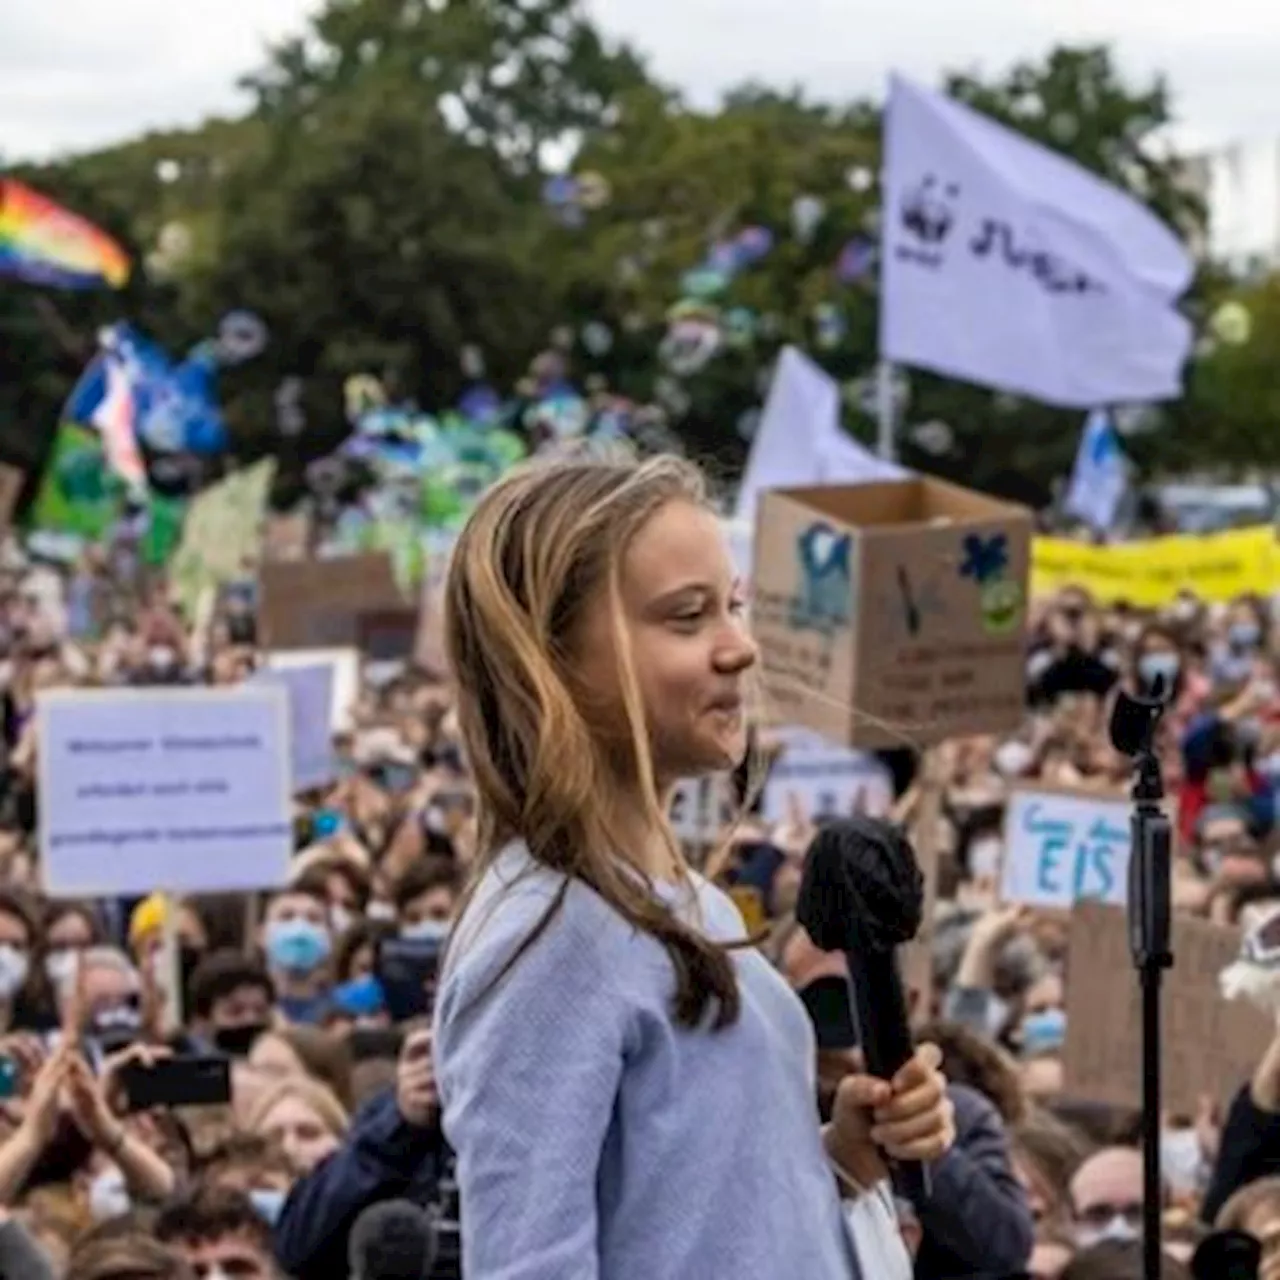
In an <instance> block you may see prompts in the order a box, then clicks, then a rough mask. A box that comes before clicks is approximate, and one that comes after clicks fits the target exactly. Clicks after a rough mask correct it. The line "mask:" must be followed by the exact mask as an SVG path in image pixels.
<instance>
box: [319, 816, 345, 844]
mask: <svg viewBox="0 0 1280 1280" xmlns="http://www.w3.org/2000/svg"><path fill="white" fill-rule="evenodd" d="M345 826H346V818H345V817H344V816H343V815H342V814H341V813H339V812H338V811H337V810H336V809H317V810H316V811H315V813H314V815H313V816H312V818H311V834H312V836H313V837H314V838H315V839H317V840H328V839H329V837H330V836H336V835H337V834H338V832H339V831H341V830H343V828H344V827H345Z"/></svg>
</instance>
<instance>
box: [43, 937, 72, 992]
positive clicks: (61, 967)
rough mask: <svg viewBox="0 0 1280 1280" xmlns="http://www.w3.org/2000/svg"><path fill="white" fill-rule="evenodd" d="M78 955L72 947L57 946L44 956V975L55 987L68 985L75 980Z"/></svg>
mask: <svg viewBox="0 0 1280 1280" xmlns="http://www.w3.org/2000/svg"><path fill="white" fill-rule="evenodd" d="M78 959H79V956H78V954H77V952H76V949H75V948H74V947H59V948H58V949H57V950H56V951H50V952H49V953H48V955H46V956H45V958H44V971H45V976H46V977H48V979H49V981H50V982H52V983H53V985H54V986H55V987H59V988H61V987H66V986H70V985H71V983H72V982H73V981H74V980H75V976H76V968H77V961H78Z"/></svg>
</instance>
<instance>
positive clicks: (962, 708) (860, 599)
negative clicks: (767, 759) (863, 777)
mask: <svg viewBox="0 0 1280 1280" xmlns="http://www.w3.org/2000/svg"><path fill="white" fill-rule="evenodd" d="M1030 556H1031V513H1030V512H1029V511H1027V510H1026V509H1025V508H1023V507H1019V506H1015V505H1013V504H1012V503H1007V502H1001V501H998V500H997V499H995V498H988V497H985V496H984V495H982V494H979V493H972V492H970V491H969V490H967V489H961V488H959V487H958V486H956V485H952V484H947V483H945V482H944V481H941V480H934V479H931V478H929V477H926V476H918V477H914V478H912V479H910V480H901V481H891V482H887V483H877V484H859V485H828V486H821V487H815V488H804V489H775V490H770V491H769V492H767V493H765V494H764V496H763V499H762V501H761V505H760V509H759V514H758V516H757V522H756V541H755V556H754V578H753V582H752V593H751V620H752V629H753V630H754V632H755V636H756V639H757V640H758V641H759V643H760V648H761V656H762V663H763V668H764V684H765V690H766V693H767V695H768V704H769V710H770V712H771V713H772V714H773V716H774V717H775V719H776V721H777V722H779V723H783V724H800V725H804V726H805V727H806V728H809V729H813V730H814V731H815V732H817V733H820V734H823V735H824V736H825V737H827V738H831V739H834V740H835V741H837V742H844V743H847V744H849V745H850V746H860V747H897V746H922V745H924V744H927V743H931V742H939V741H941V740H942V739H944V738H950V737H953V736H956V735H963V734H972V733H989V732H1001V731H1004V730H1008V729H1014V728H1016V727H1017V726H1018V725H1019V724H1020V723H1021V721H1022V718H1023V714H1024V706H1025V701H1026V657H1025V652H1024V644H1025V640H1024V631H1025V628H1026V603H1027V583H1028V578H1029V574H1030Z"/></svg>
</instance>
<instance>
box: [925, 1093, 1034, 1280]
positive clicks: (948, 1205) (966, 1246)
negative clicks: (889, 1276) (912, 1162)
mask: <svg viewBox="0 0 1280 1280" xmlns="http://www.w3.org/2000/svg"><path fill="white" fill-rule="evenodd" d="M947 1096H948V1097H949V1098H950V1099H951V1103H952V1105H953V1106H954V1107H955V1113H956V1141H955V1145H954V1146H953V1147H952V1148H951V1150H950V1151H948V1152H947V1153H946V1155H944V1156H943V1157H942V1159H941V1160H938V1161H936V1162H935V1163H934V1164H933V1165H932V1166H930V1174H931V1177H932V1188H931V1191H932V1194H931V1195H930V1197H929V1200H928V1201H927V1202H926V1203H925V1204H923V1205H916V1207H915V1208H916V1214H917V1215H918V1217H919V1219H920V1226H921V1229H922V1232H923V1235H922V1238H921V1241H920V1250H919V1252H918V1253H917V1255H916V1270H915V1274H916V1280H961V1278H962V1277H963V1280H1014V1278H1015V1277H1021V1276H1024V1275H1026V1273H1027V1261H1028V1259H1029V1258H1030V1257H1031V1250H1032V1247H1033V1245H1034V1243H1035V1223H1034V1222H1033V1221H1032V1218H1031V1209H1030V1207H1029V1206H1028V1204H1027V1196H1026V1192H1025V1191H1024V1190H1023V1188H1022V1184H1021V1183H1020V1182H1019V1181H1018V1177H1017V1175H1016V1174H1015V1173H1014V1171H1013V1164H1012V1161H1011V1160H1010V1159H1009V1142H1008V1138H1007V1136H1006V1134H1005V1128H1004V1121H1002V1120H1001V1119H1000V1113H999V1112H998V1111H997V1110H996V1109H995V1107H994V1106H992V1104H991V1103H990V1102H989V1101H988V1100H987V1099H986V1098H985V1097H983V1095H982V1094H980V1093H979V1092H978V1091H977V1090H976V1089H970V1088H969V1087H968V1086H967V1085H962V1084H953V1085H951V1086H949V1087H948V1089H947Z"/></svg>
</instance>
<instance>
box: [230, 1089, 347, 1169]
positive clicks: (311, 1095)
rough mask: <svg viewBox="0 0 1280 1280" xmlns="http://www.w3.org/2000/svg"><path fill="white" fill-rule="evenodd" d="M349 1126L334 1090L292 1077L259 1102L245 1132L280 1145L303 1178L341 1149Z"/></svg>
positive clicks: (246, 1125) (257, 1101)
mask: <svg viewBox="0 0 1280 1280" xmlns="http://www.w3.org/2000/svg"><path fill="white" fill-rule="evenodd" d="M349 1125H350V1117H349V1116H348V1114H347V1111H346V1109H345V1108H344V1107H343V1105H342V1103H341V1102H339V1101H338V1099H337V1097H336V1096H335V1095H334V1093H333V1091H332V1090H331V1089H328V1088H326V1087H325V1086H324V1085H322V1084H320V1083H319V1082H318V1081H316V1080H313V1079H311V1078H310V1077H309V1076H289V1077H287V1078H285V1079H283V1080H280V1081H277V1083H275V1084H274V1085H272V1086H270V1088H268V1089H267V1090H265V1092H263V1094H262V1095H261V1096H260V1097H259V1098H258V1099H257V1100H256V1102H255V1103H254V1106H253V1108H252V1109H251V1110H250V1112H249V1114H248V1117H247V1119H246V1124H245V1128H246V1129H247V1130H248V1131H249V1132H250V1133H261V1134H262V1135H263V1136H264V1137H265V1138H267V1139H269V1140H271V1141H273V1142H277V1143H279V1145H280V1147H281V1149H282V1150H283V1151H284V1153H285V1155H287V1156H288V1157H289V1160H290V1162H291V1163H292V1164H293V1167H294V1171H295V1172H296V1173H298V1174H303V1173H309V1172H310V1171H311V1170H312V1169H314V1168H315V1167H316V1165H317V1164H319V1163H320V1161H321V1160H323V1159H324V1158H325V1157H326V1156H327V1155H330V1154H331V1153H332V1152H334V1151H336V1150H337V1149H338V1147H339V1145H340V1143H341V1141H342V1138H343V1136H344V1135H345V1134H346V1132H347V1129H348V1127H349Z"/></svg>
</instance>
